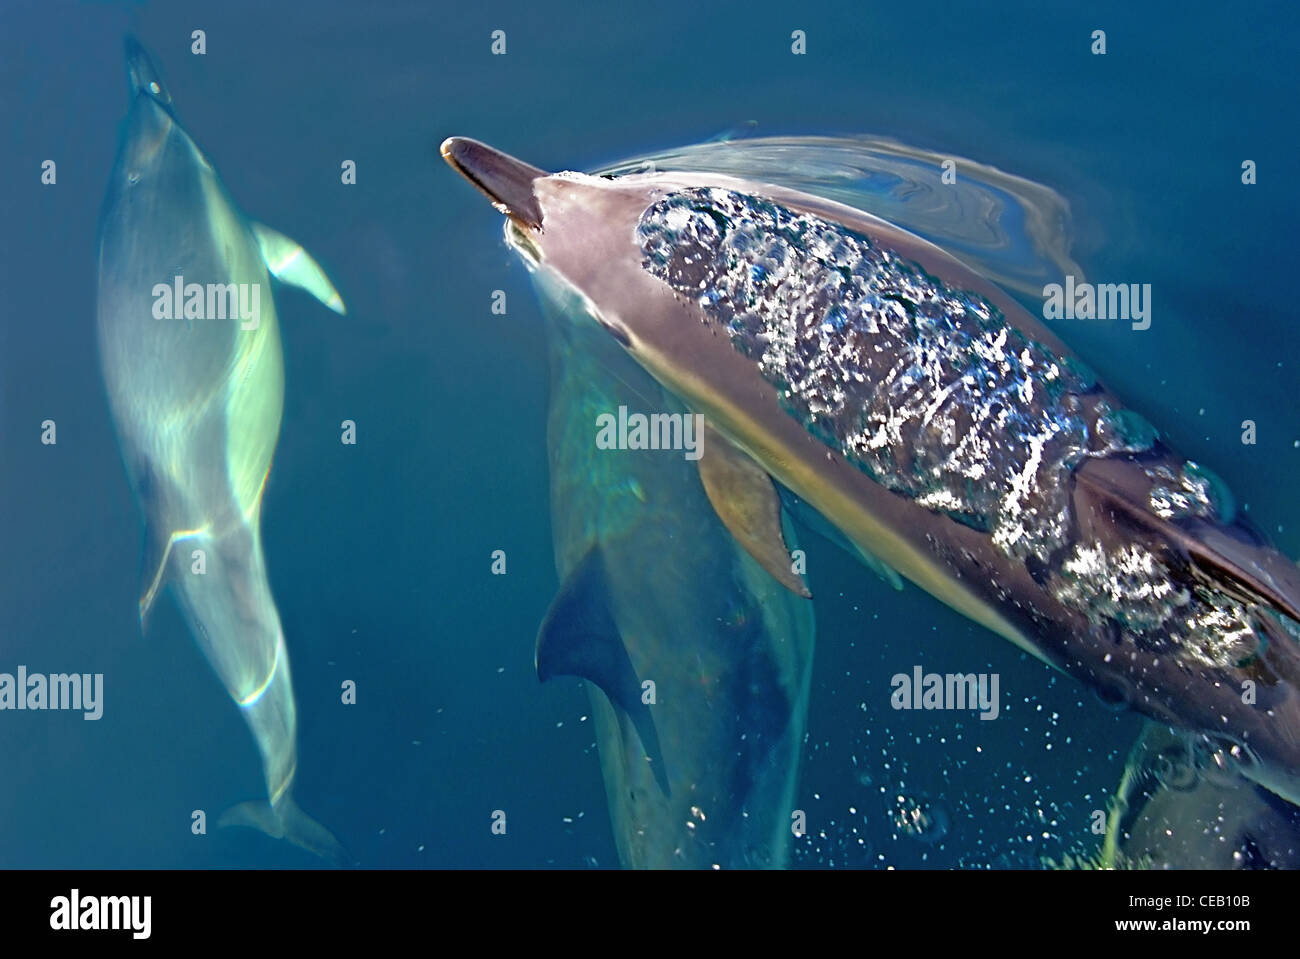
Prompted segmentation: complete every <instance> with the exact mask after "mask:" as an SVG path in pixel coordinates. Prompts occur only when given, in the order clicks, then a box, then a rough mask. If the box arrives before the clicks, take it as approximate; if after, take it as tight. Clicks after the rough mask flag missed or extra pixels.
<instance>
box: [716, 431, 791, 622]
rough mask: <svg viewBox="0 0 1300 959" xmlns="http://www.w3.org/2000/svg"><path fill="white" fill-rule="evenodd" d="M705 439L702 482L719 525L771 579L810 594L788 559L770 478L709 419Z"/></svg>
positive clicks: (777, 503)
mask: <svg viewBox="0 0 1300 959" xmlns="http://www.w3.org/2000/svg"><path fill="white" fill-rule="evenodd" d="M703 440H704V449H703V453H702V455H701V456H700V462H699V469H700V482H702V483H703V484H704V492H705V493H707V494H708V496H709V502H710V503H712V504H713V509H714V511H715V512H716V513H717V514H718V518H719V519H720V520H722V525H724V526H726V527H727V529H728V530H730V531H731V535H732V536H734V537H736V542H738V543H739V544H740V545H741V546H743V547H744V548H745V552H747V553H749V555H750V556H752V557H754V561H755V562H757V563H758V565H759V566H762V567H763V569H765V570H767V572H768V573H770V574H771V576H772V578H773V579H775V580H776V581H777V582H778V583H780V584H781V585H782V586H784V587H785V588H786V589H788V590H790V592H792V593H794V594H795V595H797V596H802V597H804V598H805V599H809V598H811V597H812V593H811V592H810V591H809V589H808V586H807V585H806V584H805V583H804V581H803V577H802V576H800V575H799V574H798V573H796V572H795V571H794V565H793V563H791V561H790V548H789V547H788V546H787V545H786V543H785V535H784V534H783V533H782V530H781V498H780V496H778V495H777V492H776V486H775V484H774V483H773V482H772V477H770V476H768V474H767V471H766V470H764V469H763V468H762V467H761V466H759V465H758V464H757V463H755V462H754V461H753V460H752V459H751V458H750V457H749V455H748V454H746V453H744V452H742V451H741V450H739V449H737V448H736V446H735V445H733V444H732V443H731V441H730V440H728V439H726V438H725V437H723V435H722V434H721V433H719V432H718V431H717V430H715V429H714V428H713V427H711V426H710V425H709V424H708V423H707V422H706V423H705V425H704V437H703Z"/></svg>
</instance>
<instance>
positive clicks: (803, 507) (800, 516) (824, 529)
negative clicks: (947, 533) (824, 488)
mask: <svg viewBox="0 0 1300 959" xmlns="http://www.w3.org/2000/svg"><path fill="white" fill-rule="evenodd" d="M777 490H778V492H779V493H780V494H781V505H782V506H784V507H785V511H786V512H787V513H789V514H790V515H791V516H792V517H794V518H795V519H796V520H798V521H799V522H800V523H802V524H803V525H804V526H806V527H808V528H809V529H810V530H812V531H813V532H814V533H816V534H817V535H818V536H820V537H821V538H822V539H825V540H829V541H830V542H832V543H834V544H835V545H836V546H838V547H839V548H840V549H842V550H844V552H846V553H848V554H849V555H850V556H852V557H853V558H854V559H856V560H858V561H859V562H861V563H862V564H863V565H864V566H866V567H867V569H869V570H871V571H872V572H873V573H875V574H876V575H877V576H879V577H880V578H881V579H883V580H884V581H885V582H886V583H888V584H889V585H890V586H892V587H893V588H894V589H898V590H901V589H902V588H903V578H902V577H901V576H899V575H898V571H897V570H896V569H894V567H892V566H890V565H889V564H888V563H886V562H885V561H884V560H882V559H880V557H878V556H874V555H872V554H871V553H869V552H867V551H866V550H865V549H863V548H862V547H861V546H859V545H857V544H856V543H852V542H850V541H849V538H848V537H847V536H845V535H844V534H843V533H841V532H840V531H839V530H838V529H836V528H835V527H834V526H832V525H831V523H830V522H829V521H828V520H827V519H826V517H825V516H823V515H822V514H821V513H819V512H817V510H815V509H813V508H812V507H811V506H809V505H808V504H807V503H806V502H805V501H804V500H803V499H802V498H800V497H799V496H798V495H796V494H795V493H793V492H791V491H790V490H788V489H786V488H785V487H784V486H781V485H779V484H778V486H777Z"/></svg>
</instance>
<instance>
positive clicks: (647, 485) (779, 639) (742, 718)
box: [533, 137, 1081, 868]
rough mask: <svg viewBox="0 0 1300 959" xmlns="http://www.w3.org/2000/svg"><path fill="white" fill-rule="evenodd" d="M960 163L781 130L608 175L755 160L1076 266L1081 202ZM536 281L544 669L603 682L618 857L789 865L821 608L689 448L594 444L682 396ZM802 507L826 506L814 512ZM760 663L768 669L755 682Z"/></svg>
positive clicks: (977, 246)
mask: <svg viewBox="0 0 1300 959" xmlns="http://www.w3.org/2000/svg"><path fill="white" fill-rule="evenodd" d="M947 159H949V157H948V156H938V155H933V154H926V153H924V152H922V151H918V150H916V149H914V148H911V147H908V146H906V145H904V144H899V143H895V142H892V141H888V140H883V139H880V138H869V137H853V138H826V137H783V138H763V139H750V140H745V141H741V142H725V143H718V142H709V143H705V144H697V145H694V146H690V147H686V148H683V149H680V150H674V151H670V152H665V153H661V154H655V155H653V156H649V157H641V158H636V159H630V160H626V161H623V162H622V163H619V164H616V165H615V166H614V167H611V168H607V169H605V170H602V171H598V172H600V173H611V174H615V175H623V174H626V173H627V172H631V171H635V170H640V169H644V168H645V167H647V166H653V167H654V168H656V169H661V170H662V169H671V168H673V167H674V166H682V167H684V168H686V169H692V170H710V171H714V172H735V173H747V174H749V175H751V177H761V178H762V179H764V180H770V181H772V182H778V183H782V184H784V185H787V186H798V187H800V188H801V189H804V190H806V191H808V192H812V193H816V194H817V195H819V196H826V197H829V198H832V199H838V200H840V201H841V202H845V203H848V204H850V205H852V206H856V207H858V208H860V209H865V210H868V211H869V212H872V213H876V214H882V213H888V215H889V217H890V218H891V219H892V220H893V221H894V222H897V223H900V224H901V225H904V226H907V227H908V228H910V229H913V230H915V231H918V232H923V233H924V234H925V235H926V236H927V237H928V238H930V239H934V240H940V241H942V242H943V243H944V245H945V247H947V246H948V245H949V244H955V245H956V246H957V247H958V248H959V249H960V250H961V251H962V253H963V256H964V257H965V258H966V259H967V261H968V262H970V263H972V265H977V266H978V268H980V269H981V270H982V271H983V272H985V274H986V275H990V276H994V277H997V278H998V279H999V280H1002V281H1005V282H1009V283H1011V284H1012V285H1015V286H1017V287H1022V288H1029V289H1041V288H1042V286H1043V284H1044V283H1046V282H1054V281H1058V280H1060V279H1061V277H1062V276H1063V274H1064V273H1067V272H1068V273H1072V274H1073V275H1075V276H1076V277H1078V276H1079V275H1080V273H1081V271H1080V270H1079V268H1078V266H1077V265H1075V264H1074V263H1073V262H1072V261H1070V260H1069V258H1068V256H1067V255H1066V248H1067V246H1068V231H1067V224H1068V219H1069V217H1068V210H1067V208H1066V206H1065V203H1064V201H1063V200H1062V199H1061V198H1060V197H1059V196H1057V195H1056V194H1054V193H1053V192H1052V191H1050V190H1048V189H1047V188H1045V187H1043V186H1041V185H1039V184H1035V183H1031V182H1029V181H1025V180H1021V179H1019V178H1015V177H1010V176H1008V175H1006V174H1003V173H1001V172H1000V171H996V170H992V169H990V168H983V167H980V166H979V165H978V164H975V163H973V162H971V161H968V160H962V161H960V165H961V169H962V170H963V173H964V175H963V177H962V179H961V181H960V183H959V184H957V185H955V186H943V187H938V186H936V184H938V182H939V179H938V177H939V173H940V171H941V168H942V164H943V162H944V161H945V160H947ZM533 276H534V279H535V281H536V284H537V287H538V293H539V295H540V296H541V298H542V308H543V311H544V314H545V316H546V319H547V339H548V342H549V345H550V357H551V393H550V414H549V430H548V433H549V445H550V461H551V502H552V510H551V525H552V530H553V535H554V541H555V552H556V564H557V568H558V570H559V573H560V576H561V579H562V581H563V585H562V586H561V588H560V591H559V594H558V596H557V600H556V604H555V606H554V607H553V609H552V612H551V614H550V615H549V616H548V617H547V620H546V629H545V630H544V631H543V632H542V636H541V644H540V646H539V665H541V666H542V667H543V670H544V673H545V674H548V675H549V674H550V673H551V672H552V671H564V672H575V673H578V674H579V675H585V676H587V677H588V678H589V679H588V681H589V682H590V683H591V685H590V686H589V687H588V691H589V693H590V695H591V700H592V710H593V716H594V719H595V722H594V726H595V730H596V737H597V743H598V749H599V754H600V762H601V768H602V770H603V774H604V778H605V780H606V784H607V786H606V793H607V799H608V807H609V809H610V815H611V820H612V825H613V827H614V833H615V840H616V843H617V846H618V849H619V857H620V860H621V861H622V862H623V864H624V865H625V866H629V867H637V866H658V865H663V866H670V867H709V866H712V865H721V866H723V867H724V868H727V867H732V866H754V865H769V866H779V865H782V864H784V863H785V862H786V860H787V855H786V852H787V851H788V849H789V848H790V840H791V831H790V828H789V826H790V822H789V818H788V817H789V814H790V812H791V810H792V807H793V806H794V805H795V803H797V800H795V801H794V802H792V801H791V794H792V792H793V789H794V786H795V783H796V781H797V779H798V774H799V760H800V756H799V748H798V743H799V740H800V738H801V735H802V730H803V728H804V724H805V715H806V709H807V704H808V696H807V685H806V684H807V675H808V673H809V666H810V662H809V660H810V654H811V651H812V647H813V637H812V630H813V617H812V614H811V606H810V604H809V603H808V602H807V601H805V600H801V599H798V598H796V597H795V596H794V595H793V594H791V593H790V592H788V591H782V590H780V589H777V588H775V587H776V581H775V580H774V579H772V578H771V577H770V576H768V575H767V574H765V573H764V572H763V571H762V570H760V569H759V568H758V567H757V565H756V564H755V563H754V561H753V560H752V559H751V558H749V556H748V555H747V554H746V553H744V552H743V551H741V550H739V549H738V548H737V546H736V543H735V540H734V538H732V537H731V536H730V535H729V534H727V533H726V532H725V530H724V528H723V527H722V525H721V524H720V523H719V521H718V520H717V518H716V516H715V515H714V514H713V510H712V508H711V507H710V505H709V503H708V500H707V498H706V496H705V495H704V492H703V489H702V487H701V486H700V484H699V481H698V480H697V479H696V477H695V475H694V472H695V467H694V464H693V463H691V462H689V461H686V460H684V459H683V458H682V456H681V455H680V454H674V453H662V452H659V453H656V452H644V451H641V452H636V451H633V452H629V451H621V450H600V449H598V448H597V447H596V444H595V443H594V442H593V441H594V433H595V429H594V424H595V422H596V418H597V417H599V416H601V415H602V414H605V413H609V412H611V411H613V410H615V409H617V408H618V407H619V406H626V407H628V408H629V409H631V410H641V411H643V412H650V411H664V412H669V413H672V412H680V410H681V407H680V403H679V401H677V400H676V399H675V398H672V397H670V396H669V395H668V394H666V393H665V392H664V391H663V388H662V387H661V386H659V384H658V383H656V382H655V381H654V380H653V379H652V378H651V377H650V376H649V375H648V374H647V373H645V371H644V370H642V369H641V368H640V367H638V366H637V365H636V364H635V363H634V362H633V361H632V360H631V359H630V358H629V357H628V356H627V355H626V353H625V352H624V351H623V350H622V349H621V348H620V347H619V346H618V344H617V343H615V342H614V340H613V339H611V338H610V337H609V336H607V335H606V334H605V333H604V332H603V331H602V330H601V329H600V328H599V327H598V326H597V325H596V324H594V323H592V322H591V320H590V319H589V318H588V317H587V316H586V315H585V312H584V311H583V310H582V308H581V305H580V303H575V302H574V300H573V297H572V295H571V294H569V293H568V292H567V291H566V290H564V289H562V288H557V287H556V285H555V284H553V283H549V282H548V281H547V276H546V274H545V273H544V272H538V273H534V274H533ZM705 455H707V452H706V454H705ZM796 516H797V517H798V518H799V519H801V520H807V519H813V520H814V521H815V520H816V517H809V516H807V515H806V513H805V511H802V510H798V509H796ZM815 528H817V529H818V531H820V532H823V533H825V532H827V531H828V530H829V527H827V526H826V524H824V523H822V524H817V525H816V526H815ZM841 539H842V537H841ZM850 551H851V552H852V549H851V548H850ZM670 597H671V601H669V598H670ZM804 609H807V610H808V612H807V613H804V612H803V610H804ZM591 623H602V624H604V627H605V628H604V629H601V630H593V629H591V628H590V626H589V624H591ZM783 634H784V635H783ZM791 639H793V642H790V640H791ZM619 647H622V649H619ZM596 650H606V651H608V652H609V654H610V655H609V656H607V657H606V656H596V655H593V652H595V651H596ZM625 660H626V663H627V664H629V665H631V669H630V670H629V671H628V672H627V673H626V674H625V675H624V677H623V679H622V681H621V682H620V681H619V678H618V674H617V673H615V672H614V671H613V670H611V669H609V665H610V664H611V663H623V662H624V661H625ZM706 664H708V665H707V669H706ZM706 671H707V672H711V673H713V674H714V675H715V676H716V677H717V679H716V680H715V681H714V682H713V683H712V684H708V685H706V684H703V683H701V682H699V681H698V677H699V676H700V675H701V674H702V673H704V672H706ZM637 676H647V677H653V678H654V679H655V681H656V684H657V694H658V698H657V700H656V703H655V705H654V706H648V705H646V704H644V703H641V702H640V701H639V700H640V698H641V694H642V690H641V688H640V686H639V685H638V684H637V683H636V682H635V680H636V677H637ZM746 676H749V677H754V678H757V679H759V680H761V681H760V682H757V683H753V684H749V687H748V688H747V684H746V682H745V677H746ZM764 677H766V679H764ZM773 680H775V681H773ZM606 690H608V691H606ZM619 700H623V701H625V705H624V706H620V705H617V703H618V701H619ZM641 729H644V730H645V733H646V739H647V740H648V742H649V744H648V745H647V744H646V743H643V742H642V737H641V732H640V730H641ZM773 730H778V731H781V735H779V736H776V737H773V735H772V732H773ZM656 773H658V774H659V775H658V776H657V775H656ZM669 777H671V779H672V783H671V790H670V791H669V790H666V789H665V784H666V783H667V781H668V779H669Z"/></svg>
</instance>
